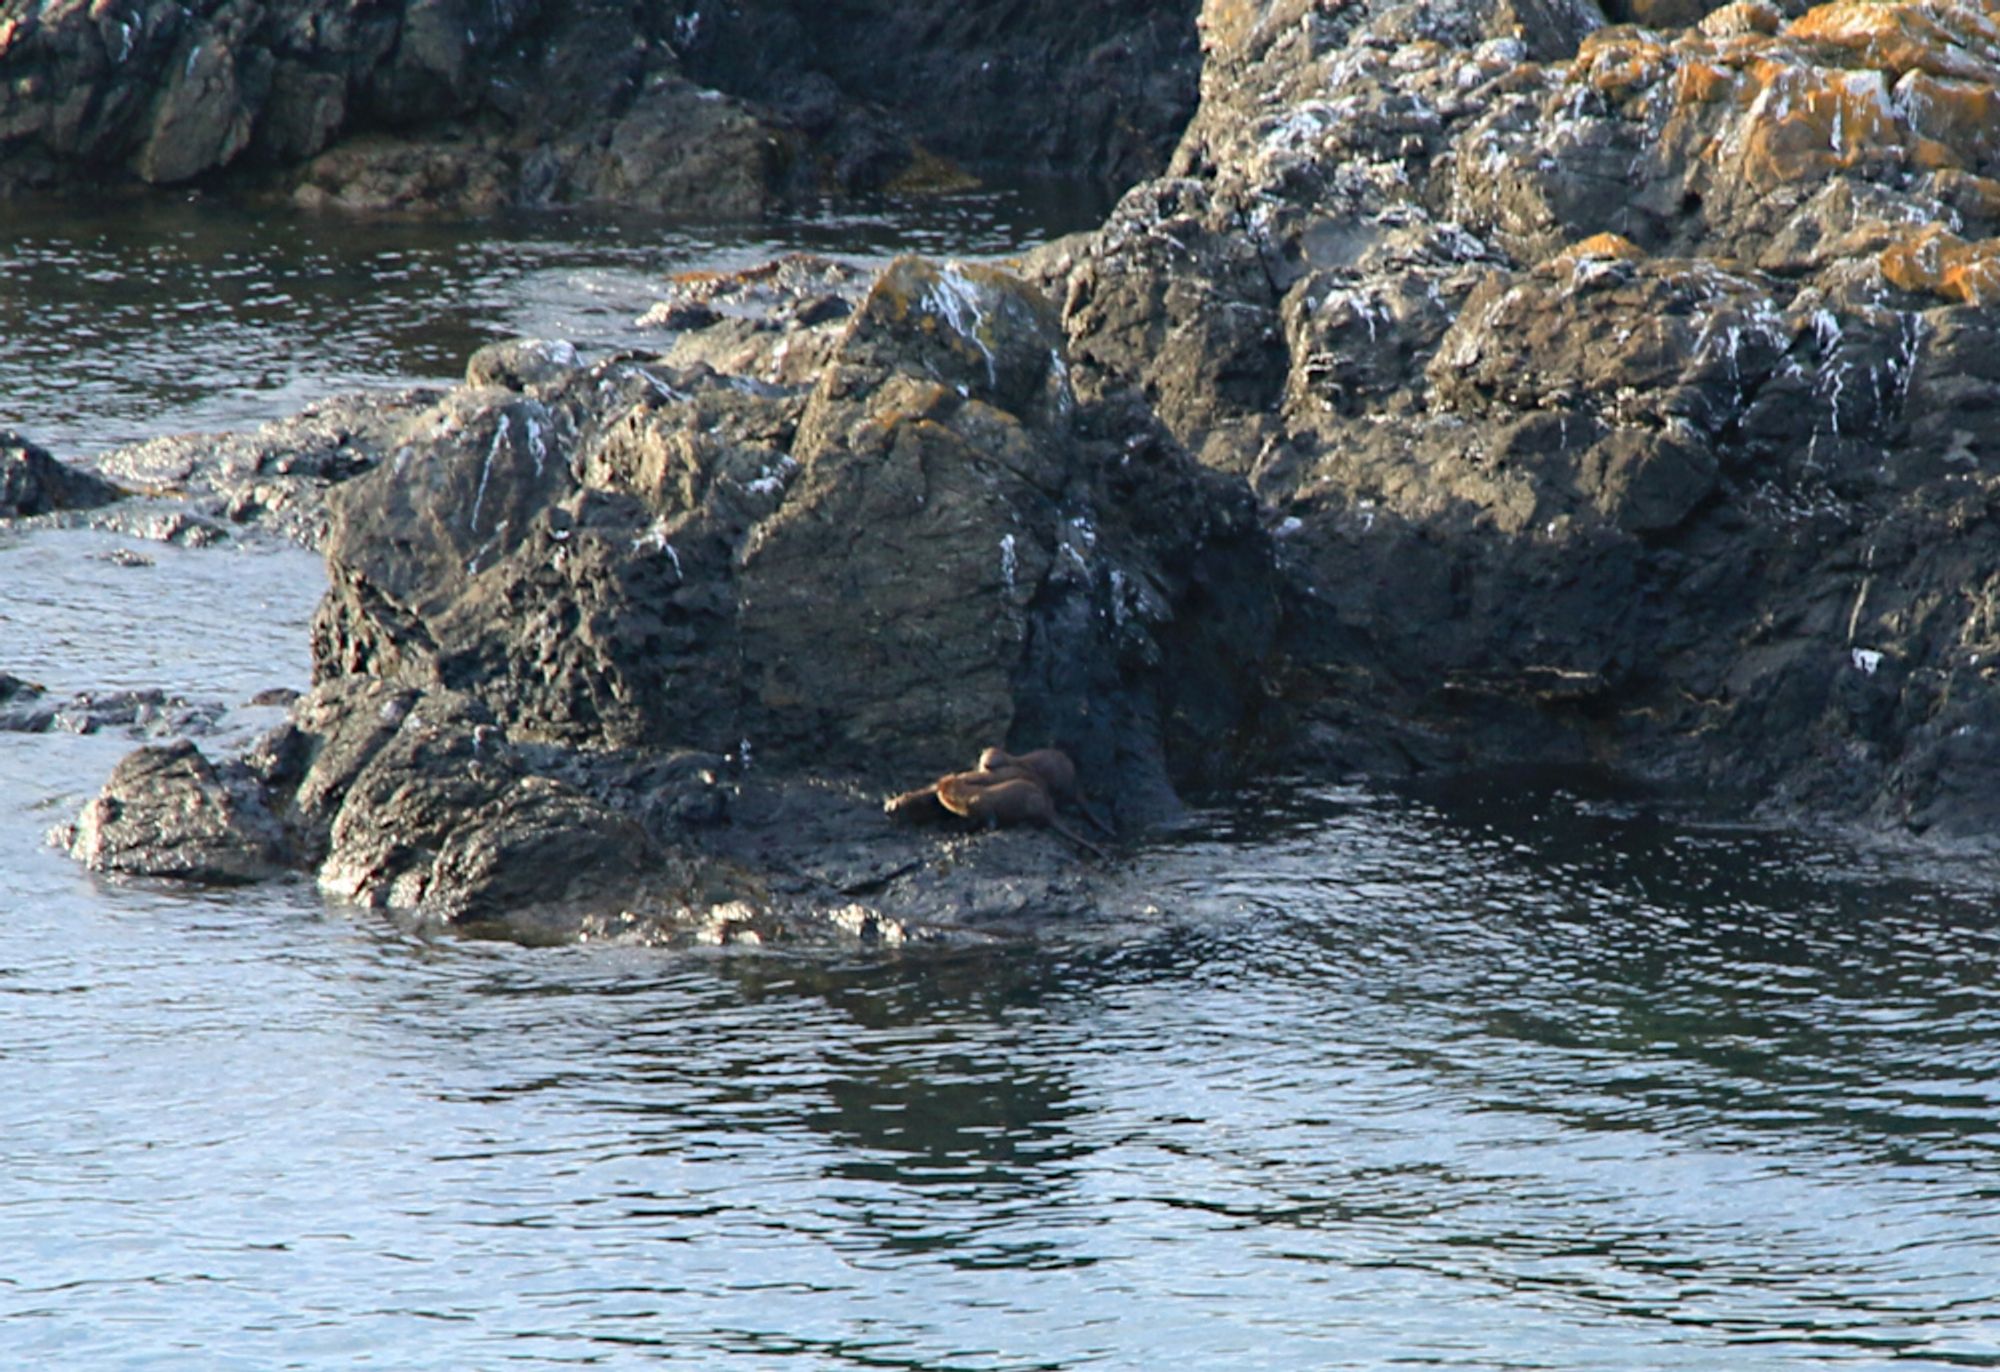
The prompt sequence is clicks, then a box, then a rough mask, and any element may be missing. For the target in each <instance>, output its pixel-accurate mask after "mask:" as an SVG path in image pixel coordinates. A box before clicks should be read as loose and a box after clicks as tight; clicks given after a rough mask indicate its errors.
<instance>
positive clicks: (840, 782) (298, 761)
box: [71, 258, 1279, 938]
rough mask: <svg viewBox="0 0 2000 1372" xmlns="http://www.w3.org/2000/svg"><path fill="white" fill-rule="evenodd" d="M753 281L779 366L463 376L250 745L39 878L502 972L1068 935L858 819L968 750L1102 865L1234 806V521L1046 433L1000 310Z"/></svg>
mask: <svg viewBox="0 0 2000 1372" xmlns="http://www.w3.org/2000/svg"><path fill="white" fill-rule="evenodd" d="M787 270H789V272H790V273H791V275H792V276H793V277H794V278H796V279H797V280H798V281H800V282H801V283H804V285H805V287H807V289H804V290H803V291H802V293H801V294H800V298H799V299H798V300H797V301H796V302H795V303H794V305H793V307H791V308H789V309H788V310H787V311H786V314H787V315H788V316H789V318H790V319H791V322H792V327H790V328H788V329H779V328H765V329H762V330H757V329H754V328H753V329H751V330H750V332H749V334H748V335H746V334H745V333H744V331H743V330H742V329H741V328H740V327H732V326H731V324H730V323H728V322H725V321H718V322H717V323H716V324H715V325H713V326H712V329H711V331H710V332H712V333H713V334H714V335H715V337H705V336H704V335H702V334H696V335H691V336H690V337H689V338H687V339H686V340H685V341H684V343H683V345H682V347H681V349H680V350H679V353H678V354H677V355H670V356H669V357H667V358H665V359H661V358H653V357H636V356H634V357H621V358H613V359H610V360H607V361H603V362H600V363H597V364H594V365H589V366H585V365H583V364H582V363H581V362H580V361H579V359H578V358H577V357H576V355H575V354H574V352H573V351H571V350H569V349H567V347H566V346H563V345H537V344H530V343H515V344H503V345H497V346H496V347H494V348H491V349H488V350H485V351H483V352H482V353H480V354H479V355H477V356H476V357H475V358H474V359H473V360H472V363H471V365H470V366H469V368H468V372H469V374H470V377H471V378H472V382H473V384H469V385H467V386H466V387H463V388H461V389H459V390H456V391H453V392H451V393H450V394H448V395H445V396H443V397H442V398H440V399H439V400H438V401H437V403H436V404H435V405H434V406H433V407H431V408H430V409H428V410H426V411H423V412H421V413H418V414H415V415H409V416H405V417H402V418H400V419H399V421H398V423H399V424H400V428H398V429H397V432H398V433H399V434H400V435H401V436H402V440H401V442H400V443H399V444H398V446H396V447H395V448H394V449H393V451H391V452H389V453H387V454H385V455H384V457H383V459H382V460H381V462H380V463H379V465H377V466H375V467H374V468H373V469H372V470H369V471H368V472H366V474H364V475H360V476H356V477H353V478H352V479H351V480H348V481H346V482H345V483H344V484H342V485H340V486H338V487H337V488H336V489H335V490H334V491H333V493H332V495H331V497H330V501H331V520H330V531H329V534H328V536H327V539H326V543H325V547H326V553H327V562H328V568H329V572H330V579H331V583H332V585H331V589H330V591H329V593H328V595H327V597H326V600H325V602H324V603H323V605H322V607H321V609H320V612H319V614H318V616H317V618H316V621H315V624H314V630H313V640H314V641H313V650H314V661H315V675H316V678H317V685H316V687H315V689H314V690H313V691H312V692H311V694H309V695H308V696H306V697H305V698H304V699H302V700H301V701H300V702H299V703H298V704H297V705H296V706H295V707H294V709H293V712H292V718H291V720H290V722H289V723H288V724H287V725H285V726H284V727H283V728H281V729H280V730H279V731H278V732H277V733H275V734H273V735H271V736H270V737H268V738H267V739H265V740H264V742H263V743H262V744H260V745H259V747H258V748H257V749H255V750H254V751H253V752H252V754H251V755H250V756H248V757H246V758H243V759H237V760H229V761H225V762H223V763H219V764H217V763H211V762H210V761H209V760H207V759H205V758H203V757H201V756H200V755H199V754H198V753H195V752H193V751H192V745H186V744H177V745H172V746H170V747H165V748H153V749H149V750H142V751H141V753H139V754H136V755H135V757H134V759H133V760H131V761H130V762H128V764H127V765H126V766H124V767H122V768H121V769H120V773H119V775H118V776H117V777H114V778H113V781H112V784H111V786H110V787H109V788H107V791H106V793H105V795H104V796H103V797H100V799H99V800H98V801H96V802H94V803H93V804H92V806H91V807H89V808H88V809H87V810H86V812H85V814H84V816H83V818H82V820H81V821H80V822H79V823H78V825H77V826H76V827H75V830H74V832H73V834H72V835H71V844H72V848H73V851H75V852H76V853H77V855H78V856H79V857H81V858H83V859H84V860H85V861H86V862H88V863H89V864H91V865H92V866H94V867H98V868H100V869H103V870H107V871H126V872H144V873H151V874H169V875H176V874H178V875H190V876H202V877H207V878H211V879H215V878H228V879H234V878H236V877H238V876H242V875H249V874H255V873H257V872H260V871H263V870H266V869H267V868H268V867H269V866H271V865H272V864H273V863H289V864H294V865H299V866H304V867H306V868H308V869H311V870H314V871H316V872H317V874H318V880H319V883H320V886H321V888H322V889H323V890H325V891H326V892H327V893H328V894H329V895H330V896H332V897H335V898H337V899H340V900H344V901H351V902H357V903H361V904H366V905H376V906H388V907H395V908H401V909H413V910H418V911H422V912H425V913H427V914H429V915H433V916H437V917H442V918H446V919H450V920H454V921H460V922H467V923H477V922H482V921H493V920H502V921H511V923H509V924H508V926H507V927H509V928H510V929H512V930H513V931H514V932H516V933H521V932H523V931H524V926H522V925H521V924H520V923H519V921H520V920H522V919H529V920H531V921H534V922H535V923H533V924H532V927H527V928H526V930H525V931H526V932H527V933H528V934H529V936H543V935H549V936H554V935H556V934H559V933H560V934H571V935H573V934H575V933H577V932H579V931H584V932H588V931H591V930H597V929H604V930H607V931H608V930H611V929H613V928H617V929H621V930H625V931H627V932H632V933H635V934H643V935H645V936H657V937H666V938H672V937H685V936H691V934H690V931H691V930H695V931H698V930H699V929H701V928H704V927H709V926H705V925H704V924H703V921H705V920H710V919H711V918H712V916H713V912H714V911H715V910H717V909H718V908H723V907H727V909H728V910H730V911H733V912H736V913H734V914H732V915H731V916H730V917H729V918H731V919H739V920H741V919H749V920H751V921H752V924H751V926H749V927H751V928H752V929H755V928H757V927H759V926H758V925H757V924H756V921H757V920H764V921H767V923H766V924H765V925H764V926H762V928H763V931H764V933H769V932H770V931H771V930H772V929H773V928H775V927H778V926H784V927H789V928H794V929H796V928H798V927H800V926H801V925H802V924H810V923H813V922H815V921H816V922H818V923H821V924H824V923H825V922H826V921H827V920H829V919H832V918H834V916H835V915H838V917H839V918H840V919H841V920H846V921H849V922H851V921H853V920H855V919H862V920H864V922H867V923H869V924H870V927H873V928H877V929H878V930H879V929H888V928H894V929H898V930H903V929H908V928H910V927H913V926H915V925H919V924H922V923H924V922H926V921H935V920H937V919H938V918H939V917H940V910H939V908H938V907H939V906H940V905H941V904H942V905H946V906H948V907H949V909H950V911H952V912H955V913H957V914H959V915H964V914H966V913H968V912H970V913H979V912H981V911H986V912H988V913H992V912H994V911H997V912H999V913H1019V912H1021V911H1023V910H1060V909H1064V908H1073V907H1075V906H1077V905H1078V904H1080V903H1088V899H1089V896H1088V893H1087V889H1086V888H1087V887H1088V882H1087V880H1085V879H1084V878H1083V877H1081V876H1080V875H1079V873H1078V869H1077V865H1076V861H1075V859H1074V858H1073V857H1072V856H1071V855H1070V854H1069V853H1068V852H1067V851H1066V850H1064V849H1063V848H1062V846H1061V845H1060V843H1059V842H1058V841H1057V840H1056V839H1054V838H1050V837H1047V836H1043V835H1039V834H1014V835H1005V836H1000V837H1004V838H1005V840H1006V841H1005V842H1004V843H1001V842H995V843H982V844H979V845H976V849H977V851H976V852H975V853H973V854H972V855H970V856H968V855H967V854H965V853H962V852H960V851H959V847H958V846H955V845H954V842H953V841H952V840H950V839H949V838H945V839H943V840H940V838H939V837H937V836H936V835H933V834H927V833H923V832H913V831H910V830H909V829H907V828H906V827H895V826H892V824H891V821H890V820H889V818H888V817H886V816H885V815H884V814H883V813H882V809H881V798H882V796H884V795H885V794H888V793H890V792H893V791H896V790H901V789H905V788H906V787H907V786H908V785H909V784H911V782H912V781H913V780H915V779H921V778H924V777H928V776H934V775H937V774H939V773H940V772H945V771H952V770H956V769H958V768H962V767H966V766H970V765H972V763H973V762H974V760H975V759H976V758H977V757H978V755H979V753H980V751H981V749H982V748H984V747H986V746H988V745H993V744H1001V745H1011V746H1013V747H1016V748H1022V749H1025V748H1029V747H1036V746H1041V745H1045V744H1057V745H1060V746H1062V747H1063V748H1065V749H1066V750H1068V752H1069V753H1070V754H1071V755H1072V756H1073V757H1075V758H1076V759H1077V761H1078V763H1079V764H1080V766H1081V767H1082V769H1083V771H1084V773H1085V774H1086V775H1087V776H1088V777H1090V778H1091V782H1092V790H1093V794H1094V796H1095V797H1096V799H1097V801H1098V803H1099V805H1100V807H1101V808H1104V809H1107V810H1108V811H1109V812H1110V813H1111V814H1112V815H1114V816H1115V818H1116V822H1118V823H1120V824H1122V825H1125V826H1128V827H1136V826H1141V825H1144V824H1148V823H1151V822H1155V821H1157V820H1159V819H1161V818H1164V817H1168V816H1171V815H1172V814H1173V813H1174V812H1175V810H1176V808H1177V805H1178V791H1179V788H1181V787H1184V786H1187V785H1205V784H1212V783H1214V782H1217V781H1220V780H1224V779H1226V778H1228V777H1229V776H1231V775H1233V774H1234V773H1235V772H1236V771H1237V770H1238V769H1240V768H1241V767H1242V766H1243V765H1244V763H1245V761H1246V760H1247V758H1248V757H1249V755H1250V750H1251V749H1252V747H1253V746H1254V741H1255V736H1256V732H1257V730H1258V728H1259V726H1260V722H1261V718H1260V716H1261V711H1262V708H1263V706H1264V703H1265V696H1266V680H1267V677H1268V674H1269V673H1268V669H1269V665H1270V661H1271V658H1272V654H1273V651H1274V646H1275V642H1276V634H1277V627H1278V612H1279V592H1278V587H1277V583H1276V577H1275V569H1274V565H1273V562H1272V558H1271V549H1270V544H1269V541H1268V539H1267V537H1266V535H1265V533H1264V531H1263V530H1262V528H1261V527H1260V525H1259V522H1258V519H1257V514H1256V510H1255V508H1254V505H1253V502H1252V501H1251V499H1250V496H1249V492H1248V490H1247V489H1246V488H1245V487H1244V486H1243V485H1242V483H1241V482H1239V481H1235V480H1233V479H1230V478H1227V477H1224V476H1221V475H1219V474H1215V473H1210V472H1207V471H1204V470H1203V469H1202V468H1201V467H1200V466H1199V465H1198V464H1196V463H1195V462H1193V460H1192V459H1191V458H1190V457H1189V456H1188V455H1187V454H1186V453H1185V451H1183V450H1182V449H1181V448H1180V447H1179V446H1178V445H1177V444H1175V443H1174V442H1173V440H1172V439H1171V438H1170V437H1168V436H1167V434H1166V433H1165V432H1164V431H1163V430H1162V429H1161V428H1160V426H1159V425H1158V424H1157V422H1156V421H1154V420H1153V419H1152V417H1151V415H1150V414H1149V413H1148V412H1146V410H1145V409H1144V407H1143V406H1135V405H1132V404H1130V403H1126V402H1123V401H1120V400H1115V399H1114V400H1107V401H1099V402H1095V403H1091V404H1081V403H1079V402H1078V400H1077V399H1076V397H1075V395H1074V394H1073V392H1072V390H1071V387H1070V384H1069V380H1068V373H1069V367H1068V363H1067V361H1066V358H1065V353H1064V344H1063V338H1062V333H1061V329H1060V327H1059V324H1058V322H1057V319H1056V316H1055V311H1054V309H1053V308H1052V306H1051V305H1050V304H1049V303H1048V302H1047V301H1046V300H1045V299H1044V298H1043V297H1041V296H1040V295H1039V294H1038V293H1036V292H1035V291H1034V290H1033V289H1032V288H1030V287H1028V286H1027V285H1026V284H1025V283H1023V282H1022V281H1020V280H1018V279H1016V278H1014V277H1011V276H1009V275H1007V274H1005V273H1003V272H1000V271H997V270H995V269H993V268H990V267H983V266H976V265H954V264H938V263H933V262H929V261H926V260H923V259H918V258H905V259H902V260H899V261H898V262H896V263H894V264H892V265H891V266H890V267H889V268H888V269H887V270H885V271H884V272H882V273H881V274H880V276H879V277H877V278H876V279H875V280H874V281H873V283H872V284H871V285H869V286H868V287H867V288H866V291H865V294H864V295H862V296H861V297H860V298H859V299H849V298H845V297H842V296H840V295H838V294H835V295H832V296H829V295H828V293H827V291H826V290H825V285H826V283H827V282H830V281H832V282H837V281H839V280H840V277H841V274H840V273H839V272H838V270H837V269H834V268H832V266H831V264H819V266H818V268H816V269H815V268H812V267H811V266H810V264H800V263H793V264H789V267H788V269H787ZM708 294H709V296H710V298H713V295H714V293H713V292H712V291H711V292H709V293H708ZM829 299H831V300H833V301H835V302H837V303H838V305H839V308H838V309H836V308H833V307H831V306H829V305H828V303H827V302H828V300H829ZM801 318H808V319H817V320H818V321H819V322H817V323H802V322H800V320H801ZM739 323H740V321H739ZM731 340H733V343H732V342H731ZM721 345H727V346H721ZM730 350H734V351H735V352H737V353H738V359H737V364H738V369H737V370H732V371H727V372H723V371H717V370H716V369H715V368H714V367H713V366H711V365H709V364H708V363H706V362H701V361H692V360H687V359H688V358H689V357H690V356H691V355H692V354H696V353H701V352H705V351H706V352H719V351H730ZM676 356H678V358H679V359H680V360H676ZM801 364H803V365H802V366H801ZM788 366H801V372H802V375H801V376H800V377H799V378H798V379H795V380H792V381H786V380H785V379H783V378H784V377H785V376H786V373H787V367H788ZM771 377H775V378H777V379H775V380H774V379H766V378H771ZM183 792H185V793H186V794H185V795H183V794H182V793H183ZM177 817H180V818H177ZM1009 854H1013V856H1012V857H1010V856H1009ZM816 873H824V875H815V874H816ZM884 873H887V875H884ZM857 892H867V893H869V894H870V900H869V901H868V902H867V903H865V904H860V903H857V902H856V900H855V899H854V897H855V895H856V893H857ZM743 912H750V913H748V914H745V913H743ZM769 921H775V922H776V923H775V924H772V923H769ZM760 936H762V935H761V934H760Z"/></svg>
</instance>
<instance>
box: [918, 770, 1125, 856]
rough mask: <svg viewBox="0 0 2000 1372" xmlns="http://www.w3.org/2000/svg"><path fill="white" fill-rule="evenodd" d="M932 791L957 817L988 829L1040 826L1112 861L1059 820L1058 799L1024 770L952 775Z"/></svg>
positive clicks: (1100, 849) (940, 780)
mask: <svg viewBox="0 0 2000 1372" xmlns="http://www.w3.org/2000/svg"><path fill="white" fill-rule="evenodd" d="M932 789H933V791H934V793H935V794H936V796H937V801H938V804H940V805H942V806H944V808H945V809H947V810H949V811H951V812H952V813H953V814H955V815H963V816H964V817H965V818H967V819H974V820H980V821H983V822H984V823H985V824H987V825H988V826H989V827H995V826H998V825H1002V824H1040V825H1042V826H1044V827H1045V828H1049V829H1053V830H1054V831H1055V832H1056V833H1058V834H1060V835H1062V836H1063V837H1064V838H1066V839H1068V840H1069V841H1070V842H1071V843H1074V844H1075V845H1076V846H1077V847H1079V848H1083V849H1086V850H1088V851H1089V852H1091V853H1094V854H1096V855H1097V857H1098V859H1099V860H1100V861H1108V860H1109V858H1108V855H1107V854H1106V853H1105V851H1104V850H1103V849H1102V848H1099V847H1098V846H1097V845H1096V844H1094V843H1092V842H1091V841H1090V840H1089V839H1087V838H1085V837H1084V836H1083V835H1082V834H1079V833H1078V832H1076V830H1074V829H1072V828H1070V827H1069V826H1068V825H1067V824H1064V823H1063V822H1062V821H1061V820H1059V819H1057V818H1056V802H1055V797H1054V796H1052V795H1050V794H1049V788H1048V787H1047V786H1045V785H1044V784H1043V783H1042V779H1041V778H1040V777H1039V776H1035V775H1032V774H1030V773H1029V772H1028V771H1027V770H1026V769H1025V768H1006V769H1000V770H994V771H985V770H981V771H977V772H953V773H952V774H951V775H950V776H945V777H939V778H938V779H937V784H936V785H935V786H934V787H933V788H932Z"/></svg>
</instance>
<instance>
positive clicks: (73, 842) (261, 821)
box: [64, 740, 288, 885]
mask: <svg viewBox="0 0 2000 1372" xmlns="http://www.w3.org/2000/svg"><path fill="white" fill-rule="evenodd" d="M64 837H65V841H66V846H67V847H68V848H69V851H70V853H71V855H72V856H73V857H75V858H76V859H77V860H78V861H80V862H82V863H83V864H84V865H85V866H86V867H89V868H90V869H91V870H92V871H97V872H106V873H115V874H121V875H134V876H148V877H163V878H170V879H177V880H184V881H196V882H206V883H213V884H223V885H230V884H238V883H242V882H250V881H259V880H263V879H265V878H268V877H271V876H274V875H277V874H278V873H279V872H281V871H282V870H284V867H285V865H286V858H287V856H288V854H287V852H286V848H285V842H284V835H283V833H282V831H281V830H280V828H279V826H278V824H277V822H276V821H275V819H274V818H273V817H272V816H271V814H270V812H269V811H268V810H267V809H265V807H264V805H263V803H262V800H261V797H260V796H259V794H258V792H257V791H256V789H255V788H254V787H253V786H251V785H249V784H247V780H246V778H245V777H244V776H243V775H242V774H241V773H240V771H239V770H238V769H234V768H229V769H224V770H220V771H219V770H218V769H217V768H216V767H214V766H213V765H212V764H211V763H210V762H209V761H208V759H207V758H205V757H203V756H202V754H201V751H200V749H198V748H196V747H195V745H194V744H192V743H189V742H187V741H185V740H181V741H177V742H174V743H169V744H163V745H159V746H156V747H149V748H142V749H140V750H139V751H138V752H136V753H133V754H132V755H131V756H129V757H127V758H126V759H125V760H124V761H123V762H120V763H119V764H118V766H117V768H116V769H115V770H113V772H112V774H111V779H110V780H109V781H107V782H106V783H105V786H104V790H103V791H102V793H100V794H99V795H98V796H97V798H96V799H94V800H92V801H91V802H90V803H89V804H88V805H86V806H84V809H83V813H82V815H81V816H79V817H78V819H77V821H76V823H75V825H74V826H73V827H72V829H71V830H70V832H69V833H68V834H67V835H65V836H64Z"/></svg>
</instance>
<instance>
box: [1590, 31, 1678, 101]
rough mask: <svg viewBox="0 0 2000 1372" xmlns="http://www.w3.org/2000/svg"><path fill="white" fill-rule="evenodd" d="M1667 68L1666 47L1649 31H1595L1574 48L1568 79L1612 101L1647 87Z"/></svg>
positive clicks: (1668, 56) (1665, 71) (1663, 74)
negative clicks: (1574, 52)
mask: <svg viewBox="0 0 2000 1372" xmlns="http://www.w3.org/2000/svg"><path fill="white" fill-rule="evenodd" d="M1670 68H1671V56H1670V53H1669V51H1668V48H1667V45H1666V43H1665V42H1663V41H1662V40H1661V39H1660V37H1659V35H1657V34H1655V33H1653V32H1652V31H1651V30H1649V29H1639V28H1632V27H1630V26H1628V25H1620V26H1617V27H1614V28H1604V29H1599V30H1597V31H1596V32H1595V33H1592V34H1590V35H1589V36H1588V37H1586V38H1585V39H1584V40H1583V42H1582V43H1581V44H1579V45H1578V46H1577V50H1576V60H1575V62H1574V63H1573V64H1572V65H1571V67H1570V75H1571V79H1573V80H1577V81H1582V82H1585V83H1587V84H1589V85H1591V86H1592V87H1594V88H1596V89H1597V90H1599V91H1601V92H1602V93H1604V94H1605V95H1607V96H1610V97H1612V98H1614V99H1616V98H1618V97H1620V96H1624V95H1628V94H1630V93H1632V92H1633V91H1635V90H1638V89H1640V88H1642V87H1646V86H1650V85H1652V84H1653V83H1655V82H1656V81H1658V80H1659V79H1660V78H1661V77H1663V76H1665V75H1666V74H1667V72H1668V71H1669V70H1670Z"/></svg>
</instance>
